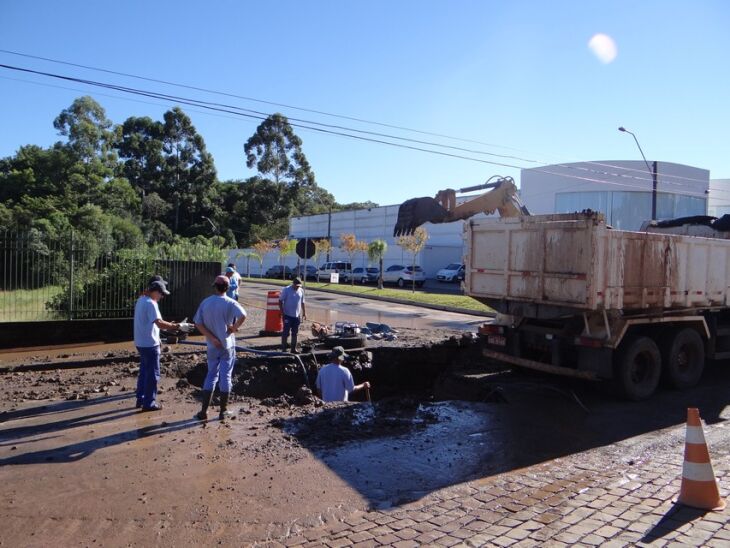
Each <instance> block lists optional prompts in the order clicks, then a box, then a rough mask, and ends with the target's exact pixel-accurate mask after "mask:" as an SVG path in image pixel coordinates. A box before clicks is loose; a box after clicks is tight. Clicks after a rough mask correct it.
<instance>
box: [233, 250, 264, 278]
mask: <svg viewBox="0 0 730 548" xmlns="http://www.w3.org/2000/svg"><path fill="white" fill-rule="evenodd" d="M239 257H244V258H245V259H246V277H247V278H250V277H251V259H257V260H258V261H259V263H260V262H261V257H260V256H259V254H258V253H255V252H253V251H241V252H239V253H237V254H236V258H237V259H238V258H239Z"/></svg>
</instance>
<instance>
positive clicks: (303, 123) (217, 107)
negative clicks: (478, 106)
mask: <svg viewBox="0 0 730 548" xmlns="http://www.w3.org/2000/svg"><path fill="white" fill-rule="evenodd" d="M0 68H5V69H7V70H13V71H19V72H24V73H28V74H35V75H39V76H45V77H49V78H54V79H60V80H64V81H70V82H76V83H81V84H85V85H89V86H93V87H101V88H103V89H111V90H115V91H121V92H124V93H129V94H133V95H139V96H143V97H148V98H153V99H161V100H173V101H175V102H177V103H180V104H185V105H189V106H195V107H199V108H205V109H207V110H212V111H216V112H222V113H228V114H234V115H237V116H242V117H246V118H251V119H256V120H265V119H266V118H267V114H266V113H263V112H258V111H252V110H251V109H243V108H241V107H235V106H229V105H221V104H220V103H212V102H209V101H202V100H198V99H190V98H185V97H180V96H175V95H169V94H164V93H159V92H153V91H146V90H142V89H137V88H131V87H128V86H121V85H117V84H109V83H105V82H98V81H94V80H88V79H84V78H77V77H74V76H65V75H61V74H55V73H50V72H45V71H38V70H34V69H29V68H23V67H16V66H12V65H6V64H0ZM309 124H315V125H317V126H324V127H315V126H312V125H309ZM291 125H292V126H294V127H298V128H303V129H308V130H310V131H316V132H320V133H325V134H331V135H336V136H341V137H347V138H350V139H356V140H360V141H366V142H372V143H378V144H384V145H389V146H394V147H397V148H403V149H408V150H414V151H419V152H426V153H430V154H437V155H440V156H446V157H451V158H456V159H462V160H469V161H474V162H480V163H484V164H489V165H495V166H499V167H508V168H513V169H524V167H523V166H519V165H514V164H508V163H504V162H495V161H489V160H483V159H479V158H472V157H470V156H464V155H462V154H455V153H449V152H443V151H440V150H433V149H426V148H422V147H419V146H414V145H406V144H403V143H394V142H391V141H386V140H383V139H380V138H378V139H376V138H374V137H364V136H362V135H353V134H351V133H346V132H347V131H354V132H357V133H365V134H368V135H374V136H378V137H383V138H387V139H396V140H403V141H406V142H414V143H416V144H423V145H426V146H436V147H445V148H448V149H452V150H453V149H456V150H460V151H464V152H469V153H475V152H476V153H479V152H480V151H471V150H469V149H462V148H460V147H452V146H449V145H442V144H440V143H432V142H428V141H418V140H414V139H408V138H404V137H399V136H394V135H388V134H381V133H375V132H368V131H364V130H357V129H353V128H347V127H343V126H333V125H331V124H322V123H319V122H314V121H309V120H301V119H296V121H295V122H293V123H292V124H291ZM330 128H336V129H338V131H334V130H333V129H330ZM340 130H341V131H340ZM485 154H490V153H485ZM496 156H499V155H496ZM522 160H523V161H525V160H524V159H522ZM552 167H563V168H567V169H580V170H583V171H590V172H594V171H593V170H588V169H586V168H581V167H580V166H571V165H562V166H561V165H558V166H552ZM532 170H533V171H538V172H541V173H545V174H551V175H556V176H560V177H567V178H572V179H577V180H583V181H587V182H596V183H602V184H611V185H616V186H624V187H629V188H643V187H639V186H636V185H631V184H625V183H619V182H615V181H606V180H603V179H594V178H590V177H580V176H575V175H569V174H566V173H556V172H553V171H548V169H547V168H532ZM599 173H600V172H599ZM600 174H602V175H609V176H616V177H619V176H620V177H624V178H629V179H634V180H637V181H648V180H649V179H642V178H639V177H633V176H626V175H618V174H612V173H608V172H602V173H600ZM665 184H679V183H672V182H665Z"/></svg>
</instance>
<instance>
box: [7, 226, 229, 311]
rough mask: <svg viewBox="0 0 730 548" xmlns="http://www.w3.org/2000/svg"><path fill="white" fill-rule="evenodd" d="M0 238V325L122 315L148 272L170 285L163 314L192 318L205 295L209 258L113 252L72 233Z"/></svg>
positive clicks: (213, 271)
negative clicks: (169, 292)
mask: <svg viewBox="0 0 730 548" xmlns="http://www.w3.org/2000/svg"><path fill="white" fill-rule="evenodd" d="M1 238H2V239H1V240H0V322H16V321H41V320H77V319H92V318H130V317H132V316H133V315H134V303H135V301H136V299H137V298H138V297H139V294H140V292H141V291H142V290H143V289H144V287H145V285H146V284H147V282H148V280H149V278H150V277H151V276H152V275H154V274H159V275H162V276H163V277H164V278H165V279H166V280H168V282H169V283H170V285H169V288H170V291H171V293H172V294H171V295H170V296H169V297H166V298H165V299H163V301H162V302H161V306H160V308H161V311H162V313H163V317H165V318H174V317H184V316H192V314H193V313H194V312H195V308H196V306H197V303H199V302H200V300H201V299H202V298H203V297H205V296H206V295H208V294H209V291H210V284H211V281H212V279H213V277H214V276H215V275H217V274H219V273H220V268H221V263H220V262H217V261H198V260H185V259H181V258H180V257H175V256H174V255H173V256H159V255H155V254H153V253H152V252H151V251H149V250H147V249H139V250H116V249H110V247H109V245H104V243H103V242H99V241H97V240H94V239H93V238H79V237H77V236H75V235H74V234H73V233H70V234H67V235H63V236H58V237H48V236H45V235H42V234H40V233H38V232H30V233H11V232H5V233H4V234H2V236H1Z"/></svg>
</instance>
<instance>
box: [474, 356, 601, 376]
mask: <svg viewBox="0 0 730 548" xmlns="http://www.w3.org/2000/svg"><path fill="white" fill-rule="evenodd" d="M482 353H483V354H484V357H485V358H492V359H493V360H497V361H500V362H505V363H509V364H512V365H517V366H519V367H525V368H527V369H535V370H537V371H542V372H544V373H551V374H553V375H563V376H564V377H574V378H576V379H584V380H588V381H597V380H600V379H599V377H598V375H596V374H595V373H594V372H593V371H577V370H575V369H569V368H567V367H559V366H557V365H550V364H548V363H542V362H537V361H534V360H527V359H525V358H517V357H515V356H510V355H509V354H503V353H502V352H496V351H494V350H489V349H488V348H485V349H484V351H483V352H482Z"/></svg>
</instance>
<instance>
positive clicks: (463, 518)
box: [267, 422, 730, 548]
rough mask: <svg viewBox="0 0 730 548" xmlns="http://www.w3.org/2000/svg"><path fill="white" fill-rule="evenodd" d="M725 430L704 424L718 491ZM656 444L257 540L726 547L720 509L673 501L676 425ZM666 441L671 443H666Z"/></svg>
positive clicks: (725, 456) (621, 448) (566, 461)
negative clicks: (637, 451)
mask: <svg viewBox="0 0 730 548" xmlns="http://www.w3.org/2000/svg"><path fill="white" fill-rule="evenodd" d="M728 430H730V428H726V427H725V425H724V423H722V422H720V423H717V424H714V425H711V426H707V425H706V426H705V434H706V436H707V437H708V440H709V441H710V450H711V456H712V459H713V465H714V470H715V475H716V476H717V477H718V479H719V483H720V491H721V495H722V496H723V497H724V498H727V496H728V489H727V486H728V485H729V484H730V453H729V444H728V440H729V439H730V435H729V434H730V432H728ZM660 438H664V441H663V442H662V443H660V450H658V449H657V448H654V449H652V450H648V451H647V450H644V451H642V454H643V455H644V456H643V457H640V458H639V459H638V460H633V459H628V460H626V458H624V459H623V460H624V461H623V462H622V460H621V458H620V457H617V455H621V453H622V452H624V453H625V454H627V455H630V454H632V451H631V440H626V441H624V442H622V443H620V444H618V446H613V447H607V448H598V449H594V450H590V451H586V452H584V453H579V454H575V455H570V456H567V457H563V458H560V459H556V460H552V461H549V462H546V463H542V464H538V465H535V466H531V467H528V468H526V469H523V470H521V471H513V472H509V473H505V474H500V475H497V476H492V477H489V478H486V479H483V480H477V481H472V482H469V483H466V484H462V485H458V486H453V487H449V488H446V489H443V490H440V491H437V492H434V493H432V494H430V495H428V496H427V497H425V498H423V499H421V500H419V501H417V502H412V503H409V504H406V505H404V506H400V507H398V508H394V509H382V510H374V511H369V512H356V513H353V514H351V515H349V516H347V517H345V519H344V520H343V521H342V522H341V523H338V524H335V525H327V526H322V527H320V528H315V529H309V530H306V531H303V532H302V533H301V534H298V535H296V536H293V537H291V538H288V539H286V540H284V541H282V542H273V543H269V544H267V546H301V547H310V546H329V547H331V548H336V547H344V546H357V547H358V548H360V547H362V548H365V547H374V546H396V547H398V548H407V547H412V546H424V545H430V546H514V547H523V546H524V547H527V546H554V547H561V546H608V547H612V548H613V547H615V548H618V547H622V546H652V547H662V546H709V547H717V548H720V547H723V548H724V547H727V546H730V512H729V511H728V509H725V510H723V511H721V512H704V511H701V510H696V509H692V508H688V507H684V506H679V505H675V504H673V502H672V500H673V499H674V498H676V496H677V495H678V493H679V489H680V483H681V469H682V461H683V445H682V444H683V440H684V428H683V427H677V428H673V429H668V430H667V431H666V432H665V433H664V434H663V435H662V436H660ZM666 440H669V441H670V442H671V443H666Z"/></svg>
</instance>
